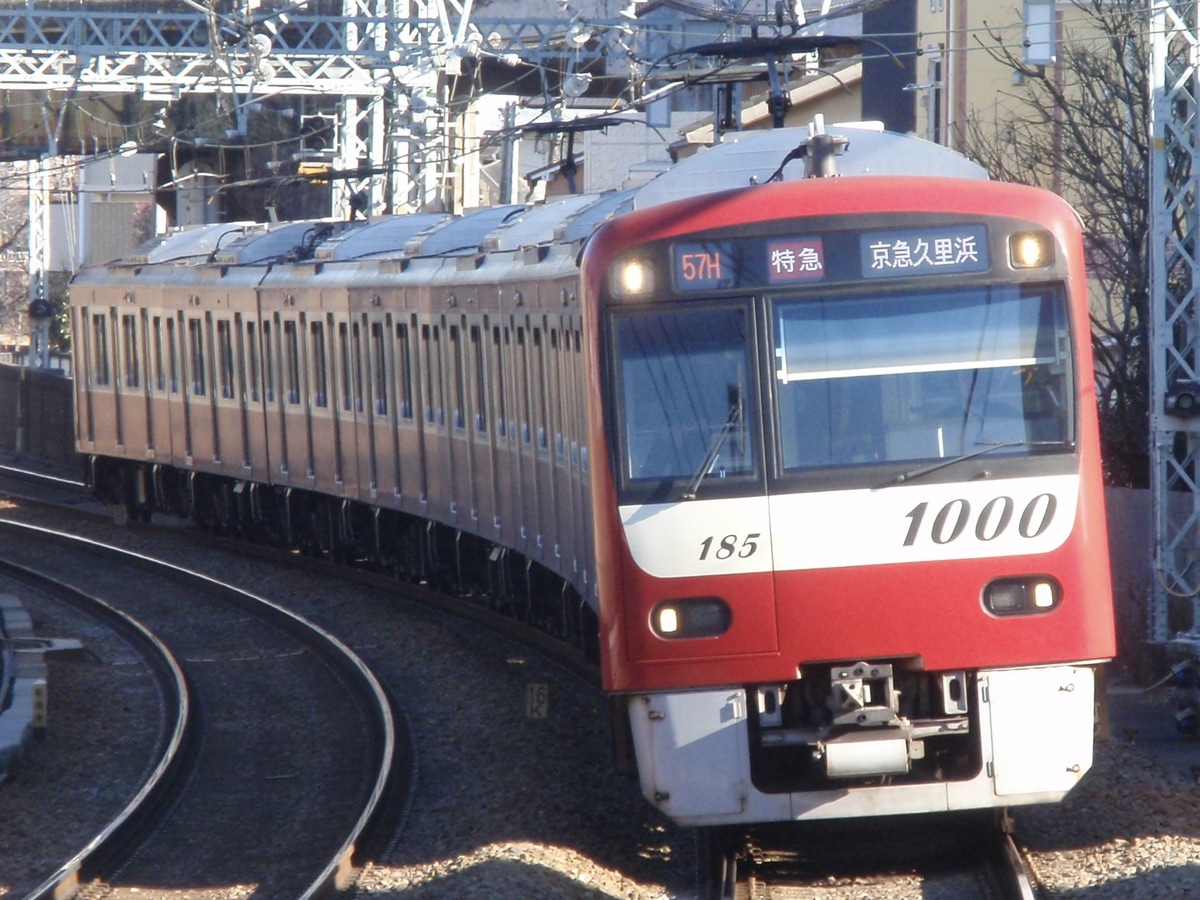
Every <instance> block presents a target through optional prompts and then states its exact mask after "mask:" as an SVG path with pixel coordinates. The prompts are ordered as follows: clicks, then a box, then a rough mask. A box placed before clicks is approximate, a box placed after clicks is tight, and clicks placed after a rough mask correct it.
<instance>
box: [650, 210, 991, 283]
mask: <svg viewBox="0 0 1200 900" xmlns="http://www.w3.org/2000/svg"><path fill="white" fill-rule="evenodd" d="M672 260H673V268H674V277H675V286H676V288H677V289H678V290H680V291H682V292H685V293H686V292H692V291H715V290H733V289H742V290H745V289H747V288H756V287H777V286H782V285H790V284H803V283H806V282H820V281H828V280H837V281H852V280H858V279H862V278H868V279H881V278H911V277H913V276H923V275H957V274H969V273H975V272H986V271H988V269H989V268H990V267H991V259H990V254H989V252H988V230H987V226H986V225H982V224H968V225H953V226H938V227H934V228H902V229H892V230H881V231H867V232H836V233H830V234H825V235H797V236H795V237H768V238H736V239H730V240H721V241H703V242H690V243H681V244H676V245H675V246H674V248H673V253H672Z"/></svg>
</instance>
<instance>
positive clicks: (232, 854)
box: [0, 522, 405, 897]
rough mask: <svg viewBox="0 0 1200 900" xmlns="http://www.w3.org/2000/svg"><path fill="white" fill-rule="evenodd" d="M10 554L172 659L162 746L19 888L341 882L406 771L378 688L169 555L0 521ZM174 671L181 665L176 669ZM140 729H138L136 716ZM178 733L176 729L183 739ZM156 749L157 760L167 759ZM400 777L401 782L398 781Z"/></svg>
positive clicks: (318, 886)
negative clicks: (113, 802) (82, 832)
mask: <svg viewBox="0 0 1200 900" xmlns="http://www.w3.org/2000/svg"><path fill="white" fill-rule="evenodd" d="M0 528H2V529H3V530H2V531H0V534H3V535H4V556H5V558H6V560H7V561H8V564H9V565H12V566H17V567H20V568H23V569H25V570H27V571H29V572H40V573H42V576H43V578H44V579H45V582H44V583H46V584H51V583H52V584H56V585H57V586H58V587H57V591H59V592H67V591H78V592H83V591H85V588H84V586H85V585H86V593H88V594H90V595H91V596H92V597H93V598H94V601H96V602H100V603H103V604H107V605H108V606H110V607H112V608H113V609H115V610H120V611H121V612H123V613H125V614H127V616H129V617H132V618H136V619H137V620H139V621H140V622H141V623H142V624H143V626H144V628H145V629H146V630H147V631H153V632H154V633H155V634H156V635H157V636H158V638H159V639H160V641H161V643H162V645H165V646H169V647H170V648H172V650H173V652H174V653H175V654H176V656H177V658H178V659H179V660H180V662H179V663H178V668H179V670H180V671H181V672H182V674H183V676H184V677H186V681H187V684H188V686H189V687H190V690H191V698H192V699H191V700H187V699H186V697H187V695H186V694H185V695H183V696H184V697H185V700H184V701H183V702H182V704H181V706H182V711H183V712H184V713H189V714H188V715H186V720H187V721H186V723H185V722H184V721H183V717H176V719H177V724H176V725H175V726H174V727H173V728H170V729H168V730H169V731H171V733H172V735H173V736H175V737H174V739H173V740H172V741H170V742H169V744H170V749H169V754H168V753H167V752H164V754H163V755H162V756H161V757H160V758H159V763H158V764H157V765H156V766H155V767H154V776H153V777H152V778H151V779H149V780H148V781H147V782H146V784H144V785H143V786H142V788H141V790H139V791H138V792H137V796H136V797H134V798H132V799H131V801H130V803H129V805H128V807H127V808H126V810H125V811H124V812H123V813H122V815H121V816H120V817H119V821H114V822H113V823H111V824H110V826H109V827H108V828H106V829H105V831H104V833H103V834H101V835H100V836H98V837H97V839H96V840H94V841H92V842H91V843H89V845H88V846H87V847H85V848H82V849H81V851H80V853H79V854H77V857H76V858H73V859H72V860H70V861H68V862H67V863H64V864H63V865H62V866H61V867H60V868H59V870H58V871H57V872H55V873H54V874H53V875H52V876H50V877H49V878H48V880H47V882H46V883H45V884H44V885H43V886H42V887H41V888H39V890H38V891H37V892H35V893H34V894H33V895H32V896H38V897H40V896H54V895H56V894H58V895H61V894H60V893H59V892H60V891H62V890H64V889H68V887H69V885H70V884H71V883H72V882H73V881H74V880H75V879H76V878H78V879H80V880H82V881H84V882H86V881H88V880H91V879H97V878H103V880H104V881H105V882H106V883H107V884H110V885H117V884H127V885H130V886H137V885H147V884H154V885H162V886H169V885H172V884H175V885H181V884H189V885H205V884H207V885H210V886H212V887H214V888H217V887H221V886H231V885H244V886H247V887H251V888H252V889H253V891H254V893H255V895H256V896H259V897H309V896H317V895H320V894H323V893H325V892H327V891H328V890H329V889H331V888H333V887H335V886H338V885H341V884H343V883H344V882H345V881H346V879H347V877H348V873H349V871H350V869H351V868H352V865H353V859H352V855H353V854H354V852H355V850H356V849H357V848H360V847H362V846H363V845H364V844H367V843H370V841H371V840H372V834H373V831H374V830H375V829H376V828H378V830H379V831H382V832H384V833H387V832H389V831H390V823H388V822H383V821H381V812H382V810H384V809H385V808H387V807H388V806H395V805H397V804H389V803H387V802H385V801H386V799H387V796H386V795H387V793H388V792H389V791H392V790H395V789H397V776H396V773H397V772H400V771H403V770H405V767H404V765H403V760H401V759H399V758H398V756H397V753H396V733H395V724H394V720H393V716H392V712H391V706H390V703H389V702H388V699H387V697H386V695H385V693H384V691H383V689H382V688H381V687H380V685H379V684H378V682H377V681H376V680H375V679H374V677H373V676H372V675H371V673H370V672H369V671H368V670H367V669H366V667H365V666H364V665H363V664H362V663H361V661H359V660H358V658H357V657H356V656H355V655H354V654H353V653H351V652H350V651H349V649H348V648H346V647H345V646H344V645H342V644H341V642H340V641H338V640H337V639H336V638H334V637H333V636H332V635H330V634H328V633H327V632H324V631H322V630H321V629H318V628H316V627H315V626H313V625H311V624H310V623H308V622H306V621H304V620H303V619H301V618H300V617H298V616H296V615H295V614H293V613H291V612H288V611H287V610H284V609H283V608H281V607H279V606H277V605H275V604H272V603H271V602H269V601H268V600H266V599H264V598H262V597H258V596H255V595H253V594H250V593H248V592H245V591H241V590H238V589H235V588H232V587H230V586H227V585H224V584H222V583H221V582H219V581H217V580H215V579H212V578H208V577H206V576H201V575H199V574H198V573H194V572H189V571H188V570H186V569H182V568H179V567H177V566H172V565H168V564H165V563H161V562H157V561H155V560H151V559H148V558H146V557H144V556H140V555H137V554H133V553H130V552H128V551H121V550H117V549H116V548H112V547H107V546H105V545H102V544H97V543H95V542H91V541H86V540H83V539H79V538H73V537H66V536H63V535H59V534H56V533H54V532H50V531H46V530H43V529H38V528H32V527H29V526H20V525H16V524H15V523H8V522H5V523H2V524H0ZM181 681H182V678H181ZM148 727H153V726H148ZM185 738H186V740H185ZM168 755H169V758H168ZM400 780H403V779H402V778H401V779H400Z"/></svg>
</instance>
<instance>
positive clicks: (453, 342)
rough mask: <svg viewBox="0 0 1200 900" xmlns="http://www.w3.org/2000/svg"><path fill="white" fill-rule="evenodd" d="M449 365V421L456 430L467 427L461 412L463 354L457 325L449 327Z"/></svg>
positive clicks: (460, 334)
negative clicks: (451, 367) (450, 392)
mask: <svg viewBox="0 0 1200 900" xmlns="http://www.w3.org/2000/svg"><path fill="white" fill-rule="evenodd" d="M450 365H451V366H453V368H454V371H453V372H452V375H453V378H452V380H451V382H450V383H451V385H453V387H454V394H453V396H452V397H451V400H452V402H453V407H452V409H451V411H450V417H451V420H452V421H453V422H454V427H455V428H456V429H459V430H461V429H463V428H466V427H467V421H466V415H465V414H464V412H463V353H462V333H461V330H460V329H459V327H458V326H457V325H451V326H450Z"/></svg>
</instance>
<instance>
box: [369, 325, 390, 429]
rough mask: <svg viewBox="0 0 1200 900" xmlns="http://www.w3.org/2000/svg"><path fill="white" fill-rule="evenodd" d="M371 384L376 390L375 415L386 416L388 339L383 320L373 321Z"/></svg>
mask: <svg viewBox="0 0 1200 900" xmlns="http://www.w3.org/2000/svg"><path fill="white" fill-rule="evenodd" d="M371 373H372V375H373V378H372V380H371V386H372V388H373V389H374V391H375V397H374V401H375V415H377V416H386V415H387V411H388V402H387V341H386V340H385V339H384V330H383V323H382V322H372V323H371Z"/></svg>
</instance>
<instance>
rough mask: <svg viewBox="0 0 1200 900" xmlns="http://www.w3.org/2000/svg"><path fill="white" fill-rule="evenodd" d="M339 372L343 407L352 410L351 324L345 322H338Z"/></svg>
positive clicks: (348, 410) (347, 410)
mask: <svg viewBox="0 0 1200 900" xmlns="http://www.w3.org/2000/svg"><path fill="white" fill-rule="evenodd" d="M338 372H340V373H341V382H342V383H341V385H340V388H341V395H342V409H344V410H345V411H346V412H350V411H352V410H353V409H354V400H353V397H352V396H351V393H350V384H351V382H350V326H349V325H347V324H346V323H345V322H339V323H338Z"/></svg>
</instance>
